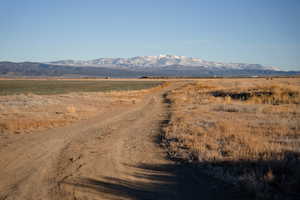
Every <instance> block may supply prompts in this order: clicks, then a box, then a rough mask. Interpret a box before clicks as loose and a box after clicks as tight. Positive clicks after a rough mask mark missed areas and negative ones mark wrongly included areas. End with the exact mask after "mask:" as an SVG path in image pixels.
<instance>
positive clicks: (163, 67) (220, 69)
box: [0, 55, 300, 78]
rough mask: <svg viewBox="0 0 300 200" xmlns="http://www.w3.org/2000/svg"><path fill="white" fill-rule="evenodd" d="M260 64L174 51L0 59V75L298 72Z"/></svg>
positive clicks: (220, 74) (175, 74) (108, 75)
mask: <svg viewBox="0 0 300 200" xmlns="http://www.w3.org/2000/svg"><path fill="white" fill-rule="evenodd" d="M299 74H300V72H298V71H282V70H280V69H279V68H278V67H274V66H264V65H261V64H246V63H223V62H213V61H206V60H203V59H200V58H192V57H186V56H175V55H159V56H137V57H132V58H99V59H94V60H60V61H53V62H22V63H14V62H0V75H1V76H98V77H124V78H125V77H126V78H128V77H140V76H171V77H175V76H176V77H208V76H274V75H275V76H280V75H299Z"/></svg>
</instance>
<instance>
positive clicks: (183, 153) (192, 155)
mask: <svg viewBox="0 0 300 200" xmlns="http://www.w3.org/2000/svg"><path fill="white" fill-rule="evenodd" d="M166 98H167V99H168V101H170V103H171V118H170V122H169V123H168V124H167V125H166V127H165V128H164V137H163V138H164V143H165V145H167V147H168V150H169V154H170V156H171V157H173V158H175V159H179V160H181V161H185V162H189V163H193V165H194V166H196V168H197V169H201V170H205V171H206V172H207V173H209V174H211V175H213V176H215V177H217V178H220V179H222V180H223V181H226V182H227V183H230V184H234V185H236V186H239V188H240V189H243V190H247V191H248V192H249V194H252V195H253V198H257V199H297V198H299V197H300V193H299V190H298V189H299V187H300V170H299V169H300V160H299V158H300V152H299V147H300V84H299V79H277V80H272V81H268V80H259V81H258V80H257V79H256V80H251V79H249V80H237V79H236V80H226V79H224V80H202V81H199V82H197V83H191V84H188V85H185V86H183V87H182V88H179V89H176V90H173V91H171V92H170V93H169V94H168V95H167V96H166Z"/></svg>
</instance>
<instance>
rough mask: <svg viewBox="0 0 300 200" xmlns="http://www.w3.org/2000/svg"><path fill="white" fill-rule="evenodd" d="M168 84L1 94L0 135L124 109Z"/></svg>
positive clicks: (25, 131) (60, 124)
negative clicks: (127, 87) (123, 88)
mask: <svg viewBox="0 0 300 200" xmlns="http://www.w3.org/2000/svg"><path fill="white" fill-rule="evenodd" d="M167 84H168V83H164V84H162V85H159V86H156V87H154V88H150V89H143V90H124V91H110V92H71V93H66V94H55V95H45V94H44V95H37V94H32V93H31V94H30V93H29V94H18V95H7V96H0V134H10V133H18V134H19V133H31V132H33V131H35V130H43V129H48V128H53V127H60V126H65V125H67V124H69V123H72V122H75V121H78V120H84V119H87V118H90V117H92V116H95V115H97V114H101V113H102V114H104V113H107V112H110V111H111V109H112V107H114V108H115V107H118V108H119V109H120V110H121V109H122V108H127V107H130V106H134V105H135V104H137V103H139V102H141V101H142V99H143V97H144V96H145V95H147V94H148V93H150V92H153V91H156V90H159V89H160V88H162V87H165V86H166V85H167Z"/></svg>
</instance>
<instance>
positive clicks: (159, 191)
mask: <svg viewBox="0 0 300 200" xmlns="http://www.w3.org/2000/svg"><path fill="white" fill-rule="evenodd" d="M127 167H132V168H135V169H134V171H135V173H134V174H131V175H128V176H127V177H128V178H127V179H120V178H113V177H98V178H97V179H92V178H87V177H81V178H77V179H73V180H72V181H69V182H65V184H69V185H72V186H75V187H76V188H75V189H79V190H80V189H83V190H84V192H90V193H94V194H98V195H108V197H107V199H124V198H128V199H139V200H154V199H199V200H201V199H203V200H209V199H240V197H238V196H237V193H235V192H234V191H233V189H232V187H231V186H229V185H225V184H224V183H221V182H219V181H218V182H217V180H214V179H212V178H210V177H208V176H206V175H201V176H199V174H197V177H195V175H194V174H193V173H192V170H190V169H188V168H186V167H183V166H178V165H176V164H174V165H173V164H166V165H147V164H145V165H139V166H127Z"/></svg>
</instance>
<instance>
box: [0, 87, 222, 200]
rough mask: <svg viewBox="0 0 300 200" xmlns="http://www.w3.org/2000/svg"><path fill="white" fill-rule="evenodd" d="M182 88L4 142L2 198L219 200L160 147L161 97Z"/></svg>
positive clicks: (206, 182) (210, 186) (209, 183)
mask: <svg viewBox="0 0 300 200" xmlns="http://www.w3.org/2000/svg"><path fill="white" fill-rule="evenodd" d="M181 84H182V83H174V84H173V85H171V86H169V87H167V88H164V89H162V90H161V91H158V92H157V91H156V92H155V93H152V94H150V95H148V96H146V98H145V99H144V101H143V103H142V104H137V105H136V107H135V108H134V109H132V108H131V109H130V110H129V109H123V110H119V109H115V110H113V111H112V112H110V113H106V114H105V115H103V114H102V115H100V116H98V117H95V118H93V119H90V120H87V121H82V122H78V123H76V124H73V125H70V126H67V127H64V128H56V129H52V130H49V131H44V132H40V133H35V134H27V135H22V136H18V137H17V138H12V139H11V140H10V139H9V138H8V139H7V142H6V145H5V146H2V147H0V159H1V160H0V199H7V200H8V199H22V200H26V199H28V200H29V199H30V200H31V199H34V200H37V199H46V200H47V199H221V198H222V199H223V198H224V197H225V196H223V195H224V190H225V189H224V187H223V186H220V187H219V186H218V187H216V183H215V182H214V181H213V180H210V179H208V178H207V177H205V176H203V177H201V178H200V179H199V177H197V178H195V176H194V175H193V174H192V173H191V172H190V170H186V169H185V168H183V167H178V166H177V165H176V164H175V163H174V162H172V161H170V160H168V159H166V154H165V152H164V149H163V148H161V147H160V146H159V142H158V140H159V139H158V138H159V137H158V136H159V133H160V131H161V124H162V123H163V122H164V120H167V117H168V107H167V104H166V103H164V99H163V94H164V93H166V92H167V91H168V90H170V89H172V88H176V87H178V86H179V85H181ZM220 189H221V190H220ZM216 190H219V192H218V193H216V192H215V191H216ZM220 191H221V192H220ZM218 197H221V198H218Z"/></svg>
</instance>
